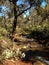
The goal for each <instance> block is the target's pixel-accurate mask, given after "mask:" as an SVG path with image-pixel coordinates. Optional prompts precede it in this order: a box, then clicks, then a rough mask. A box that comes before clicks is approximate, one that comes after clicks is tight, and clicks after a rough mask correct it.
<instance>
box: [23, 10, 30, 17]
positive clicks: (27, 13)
mask: <svg viewBox="0 0 49 65" xmlns="http://www.w3.org/2000/svg"><path fill="white" fill-rule="evenodd" d="M29 15H30V11H29V10H27V11H25V12H24V13H23V17H24V18H26V17H27V16H29Z"/></svg>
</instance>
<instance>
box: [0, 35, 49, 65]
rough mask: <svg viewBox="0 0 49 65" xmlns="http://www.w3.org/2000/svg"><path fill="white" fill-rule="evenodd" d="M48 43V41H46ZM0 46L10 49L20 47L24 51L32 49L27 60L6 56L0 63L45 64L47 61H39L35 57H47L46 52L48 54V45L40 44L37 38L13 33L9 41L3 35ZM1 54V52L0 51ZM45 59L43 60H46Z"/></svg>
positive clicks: (16, 64)
mask: <svg viewBox="0 0 49 65" xmlns="http://www.w3.org/2000/svg"><path fill="white" fill-rule="evenodd" d="M48 44H49V42H48ZM0 47H1V49H0V50H2V49H4V50H5V49H10V50H12V51H13V50H17V49H21V50H22V51H24V52H28V51H29V50H32V53H33V56H31V55H32V54H30V53H28V54H30V55H29V58H28V59H29V61H26V60H23V61H22V59H15V60H14V59H13V58H10V59H9V58H8V59H7V58H6V59H3V61H2V62H0V65H47V64H49V63H47V62H45V61H43V60H42V61H41V60H40V59H35V58H36V56H37V57H38V56H39V57H41V58H44V59H45V58H46V59H48V58H47V54H48V55H49V52H48V49H49V46H48V47H47V46H46V47H44V46H42V44H40V43H39V42H38V41H37V40H35V39H33V38H32V39H29V38H26V37H25V36H22V35H18V34H15V35H14V36H13V40H12V41H11V40H10V39H9V38H8V37H5V36H3V38H2V39H0ZM0 54H1V53H0ZM46 59H45V60H46Z"/></svg>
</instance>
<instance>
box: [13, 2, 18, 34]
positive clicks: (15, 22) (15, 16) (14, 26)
mask: <svg viewBox="0 0 49 65" xmlns="http://www.w3.org/2000/svg"><path fill="white" fill-rule="evenodd" d="M12 2H13V5H14V21H13V29H12V35H13V34H14V33H15V30H16V25H17V11H16V1H12Z"/></svg>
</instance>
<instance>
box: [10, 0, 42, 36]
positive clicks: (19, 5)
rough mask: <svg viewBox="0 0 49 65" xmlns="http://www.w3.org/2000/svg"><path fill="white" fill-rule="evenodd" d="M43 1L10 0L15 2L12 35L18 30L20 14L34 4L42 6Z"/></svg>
mask: <svg viewBox="0 0 49 65" xmlns="http://www.w3.org/2000/svg"><path fill="white" fill-rule="evenodd" d="M41 1H42V0H9V2H10V3H12V4H13V10H14V21H13V30H12V35H13V34H14V32H15V30H16V25H17V18H18V16H20V15H21V14H23V13H24V12H25V11H27V10H28V9H30V8H31V7H33V6H36V8H38V7H40V4H41Z"/></svg>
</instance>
